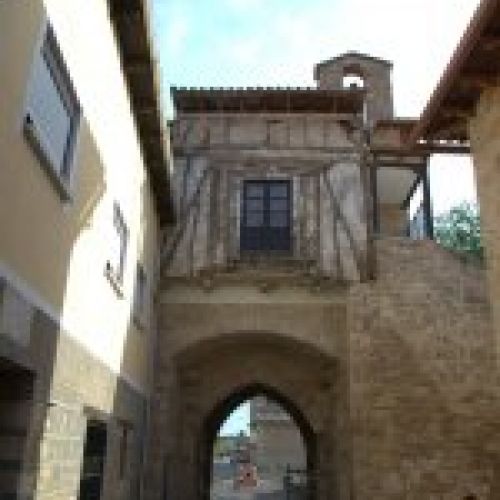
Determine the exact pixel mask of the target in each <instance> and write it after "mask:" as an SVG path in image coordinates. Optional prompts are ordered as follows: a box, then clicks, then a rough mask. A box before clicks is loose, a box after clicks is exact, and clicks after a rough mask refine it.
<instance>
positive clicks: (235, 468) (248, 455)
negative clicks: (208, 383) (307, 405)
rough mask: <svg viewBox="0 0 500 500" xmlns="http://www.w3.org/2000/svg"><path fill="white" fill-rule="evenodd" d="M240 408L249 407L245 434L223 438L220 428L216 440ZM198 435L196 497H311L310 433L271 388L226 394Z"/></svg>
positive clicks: (308, 499)
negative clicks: (198, 451) (230, 417)
mask: <svg viewBox="0 0 500 500" xmlns="http://www.w3.org/2000/svg"><path fill="white" fill-rule="evenodd" d="M242 405H249V409H248V411H249V422H248V423H249V427H248V431H246V432H245V431H244V430H240V431H239V432H238V433H236V434H235V435H234V436H232V437H227V434H228V432H227V429H226V432H225V434H226V436H222V434H223V433H221V432H220V430H221V427H222V426H223V424H224V422H225V421H226V419H227V418H228V417H229V415H231V414H232V413H233V412H234V411H235V410H236V409H237V408H241V407H242ZM202 434H203V435H202V438H201V450H200V451H201V453H200V460H201V464H200V468H201V471H202V473H203V477H202V484H201V485H200V487H201V494H200V498H203V499H204V500H208V499H210V500H229V499H232V498H240V496H241V495H243V496H244V498H249V499H250V498H252V500H313V499H314V498H315V490H316V488H315V470H316V440H315V434H314V432H313V430H312V428H311V426H310V425H309V423H308V422H307V420H306V418H305V417H304V415H303V414H302V412H301V411H300V410H299V409H298V408H297V407H296V405H295V404H293V403H292V402H291V401H289V400H288V399H287V398H285V397H283V396H282V395H281V394H280V393H279V392H277V391H275V390H274V389H272V388H269V387H266V386H264V385H261V384H255V385H251V386H248V387H245V388H243V389H241V390H240V391H238V392H236V393H235V394H233V395H231V396H229V397H228V398H227V399H225V400H224V401H222V402H221V403H220V404H218V405H217V406H216V408H215V409H214V411H213V412H212V414H211V415H210V416H209V417H208V418H207V420H206V422H205V426H204V429H203V433H202ZM294 440H295V443H294V444H293V443H292V441H294Z"/></svg>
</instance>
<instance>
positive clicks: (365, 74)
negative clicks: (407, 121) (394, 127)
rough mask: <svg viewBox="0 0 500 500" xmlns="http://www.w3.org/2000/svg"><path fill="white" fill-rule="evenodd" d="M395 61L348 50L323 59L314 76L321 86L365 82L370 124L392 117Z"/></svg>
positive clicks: (328, 87) (332, 87)
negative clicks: (392, 77) (392, 74)
mask: <svg viewBox="0 0 500 500" xmlns="http://www.w3.org/2000/svg"><path fill="white" fill-rule="evenodd" d="M391 72H392V63H391V62H390V61H386V60H384V59H379V58H377V57H372V56H368V55H365V54H360V53H358V52H346V53H345V54H342V55H340V56H338V57H334V58H332V59H329V60H327V61H323V62H320V63H319V64H317V65H316V66H315V68H314V78H315V80H316V82H317V85H318V88H320V89H341V88H351V87H352V86H358V87H359V86H363V87H364V88H365V89H366V91H367V95H366V119H367V123H368V125H369V126H370V127H371V126H373V124H374V123H375V122H377V121H379V120H388V119H391V118H393V116H394V109H393V102H392V82H391Z"/></svg>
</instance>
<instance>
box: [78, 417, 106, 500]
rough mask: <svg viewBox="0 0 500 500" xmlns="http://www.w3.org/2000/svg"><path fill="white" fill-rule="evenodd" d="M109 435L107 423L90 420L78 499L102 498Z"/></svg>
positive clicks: (95, 499)
mask: <svg viewBox="0 0 500 500" xmlns="http://www.w3.org/2000/svg"><path fill="white" fill-rule="evenodd" d="M107 437H108V432H107V428H106V424H105V423H103V422H100V421H98V420H89V421H88V423H87V432H86V437H85V447H84V449H83V465H82V474H81V478H80V493H79V495H78V500H101V493H102V483H103V475H104V463H105V460H106V448H107Z"/></svg>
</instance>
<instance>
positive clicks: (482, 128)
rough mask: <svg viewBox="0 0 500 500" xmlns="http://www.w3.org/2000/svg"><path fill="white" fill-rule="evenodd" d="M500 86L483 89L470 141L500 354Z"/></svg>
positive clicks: (473, 120) (499, 351)
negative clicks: (498, 131)
mask: <svg viewBox="0 0 500 500" xmlns="http://www.w3.org/2000/svg"><path fill="white" fill-rule="evenodd" d="M498 126H500V89H498V88H490V89H489V90H487V91H485V92H483V94H482V97H481V100H480V102H479V105H478V107H477V111H476V116H475V117H474V118H473V119H472V120H471V122H470V140H471V148H472V153H473V157H472V158H473V162H474V170H475V174H476V182H477V190H478V195H479V200H480V209H481V238H482V239H483V240H484V244H485V249H486V264H487V268H488V273H487V274H488V282H489V287H490V297H491V305H492V310H493V318H494V321H495V332H496V352H497V355H500V226H499V224H498V221H499V220H500V197H499V196H498V192H499V189H500V176H499V175H498V167H499V159H500V144H499V142H498V134H497V132H496V131H497V129H498Z"/></svg>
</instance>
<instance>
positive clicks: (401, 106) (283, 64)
mask: <svg viewBox="0 0 500 500" xmlns="http://www.w3.org/2000/svg"><path fill="white" fill-rule="evenodd" d="M150 1H151V4H152V7H153V9H152V10H153V12H152V13H153V31H154V37H155V45H156V50H157V53H158V58H159V63H160V68H161V77H162V87H163V93H164V96H163V97H164V101H165V108H166V111H167V114H169V115H170V117H171V115H172V109H171V104H170V100H169V87H170V86H171V85H177V86H187V87H197V86H228V87H231V86H232V87H236V86H257V85H262V86H277V85H281V86H287V85H290V86H304V85H305V86H308V85H314V81H313V66H314V64H315V63H317V62H319V61H321V60H324V59H328V58H330V57H333V56H335V55H337V54H339V53H342V52H345V51H347V50H358V51H361V52H366V53H369V54H372V55H375V56H378V57H383V58H386V59H389V60H392V61H393V62H394V71H393V84H394V97H395V107H396V114H397V115H399V116H418V115H419V114H420V113H421V111H422V109H423V107H424V105H425V103H426V101H427V99H428V97H429V95H430V93H431V91H432V90H433V89H434V87H435V85H436V83H437V80H438V78H439V77H440V75H441V73H442V71H443V70H444V67H445V65H446V63H447V62H448V60H449V58H450V56H451V54H452V51H453V49H454V48H455V46H456V45H457V43H458V40H459V37H460V35H461V33H462V32H463V30H464V28H465V26H466V25H467V22H468V20H469V19H470V17H471V15H472V14H473V12H474V9H475V8H476V6H477V4H478V2H479V0H150ZM431 184H432V194H433V202H434V210H435V212H436V213H440V212H443V211H445V210H447V209H449V208H450V207H451V206H453V205H454V204H456V203H458V202H459V201H460V200H462V199H468V200H473V199H474V198H475V187H474V179H473V171H472V168H471V165H470V161H469V160H468V159H463V158H456V157H447V158H434V159H433V160H432V169H431ZM247 423H248V405H246V406H243V407H241V408H240V409H239V410H238V411H237V412H235V415H234V417H233V418H231V419H230V420H229V422H228V423H227V424H226V425H225V426H224V432H236V431H237V430H239V429H240V428H246V425H247Z"/></svg>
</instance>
